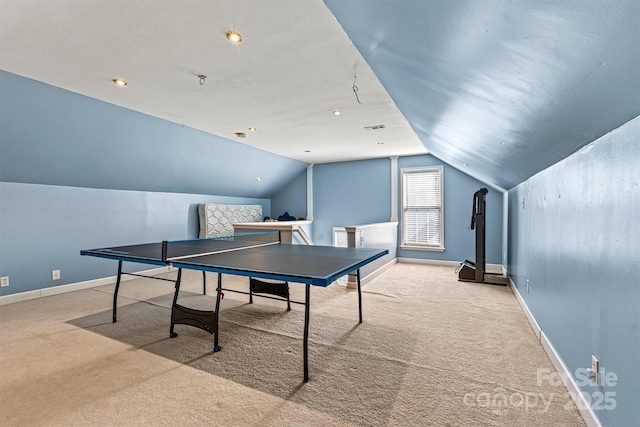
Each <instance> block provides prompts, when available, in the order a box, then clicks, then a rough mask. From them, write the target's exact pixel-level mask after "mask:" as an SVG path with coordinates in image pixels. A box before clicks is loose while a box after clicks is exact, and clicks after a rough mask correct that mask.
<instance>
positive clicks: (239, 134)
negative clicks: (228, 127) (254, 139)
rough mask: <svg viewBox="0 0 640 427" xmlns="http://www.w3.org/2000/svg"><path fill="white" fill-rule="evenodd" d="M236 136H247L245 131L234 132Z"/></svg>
mask: <svg viewBox="0 0 640 427" xmlns="http://www.w3.org/2000/svg"><path fill="white" fill-rule="evenodd" d="M236 136H237V137H238V138H246V137H247V134H246V133H244V132H236Z"/></svg>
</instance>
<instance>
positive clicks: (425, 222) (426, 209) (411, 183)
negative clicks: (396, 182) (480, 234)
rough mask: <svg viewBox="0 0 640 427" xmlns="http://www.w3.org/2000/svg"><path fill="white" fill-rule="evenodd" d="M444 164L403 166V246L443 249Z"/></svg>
mask: <svg viewBox="0 0 640 427" xmlns="http://www.w3.org/2000/svg"><path fill="white" fill-rule="evenodd" d="M443 234H444V221H443V214H442V167H441V166H436V167H424V168H411V169H402V246H406V247H416V248H421V249H422V248H423V249H434V250H443V249H444V236H443Z"/></svg>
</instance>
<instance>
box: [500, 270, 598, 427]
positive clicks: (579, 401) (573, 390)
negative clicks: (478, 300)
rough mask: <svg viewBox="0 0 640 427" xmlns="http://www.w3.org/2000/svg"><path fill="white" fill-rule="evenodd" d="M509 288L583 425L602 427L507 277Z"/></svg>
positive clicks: (518, 292) (513, 284)
mask: <svg viewBox="0 0 640 427" xmlns="http://www.w3.org/2000/svg"><path fill="white" fill-rule="evenodd" d="M509 286H510V287H511V290H512V291H513V293H514V295H515V296H516V299H517V300H518V303H519V304H520V307H522V310H523V311H524V314H525V315H526V316H527V320H529V324H530V325H531V327H532V328H533V330H534V332H535V334H536V338H538V341H540V344H541V345H542V348H544V351H545V352H546V353H547V355H548V356H549V359H551V363H553V366H554V367H555V368H556V371H558V373H559V374H560V378H561V379H562V382H563V383H564V385H565V387H567V390H568V391H569V394H570V396H571V398H572V399H573V403H575V405H576V406H577V408H578V411H579V412H580V415H582V418H583V419H584V421H585V423H587V426H589V427H602V424H601V423H600V421H598V418H597V417H596V414H595V413H594V412H593V410H592V409H591V406H590V405H589V404H588V403H587V401H586V400H585V398H584V396H583V395H582V392H581V390H580V388H579V387H578V385H577V384H576V383H575V381H574V379H573V376H572V375H571V373H570V372H569V370H568V369H567V367H566V365H565V364H564V362H563V361H562V359H561V358H560V356H558V353H557V352H556V350H555V348H554V347H553V345H552V344H551V341H549V339H548V338H547V336H546V335H545V333H544V331H543V330H542V328H541V327H540V325H539V324H538V322H537V321H536V319H535V317H533V314H532V313H531V311H530V310H529V307H527V304H526V303H525V301H524V299H523V298H522V295H520V291H518V288H517V287H516V285H515V283H513V281H512V280H511V277H509Z"/></svg>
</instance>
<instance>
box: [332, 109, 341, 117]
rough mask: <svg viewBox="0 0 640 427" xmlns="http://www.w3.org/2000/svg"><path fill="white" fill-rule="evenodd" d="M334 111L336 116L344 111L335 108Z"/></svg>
mask: <svg viewBox="0 0 640 427" xmlns="http://www.w3.org/2000/svg"><path fill="white" fill-rule="evenodd" d="M332 113H333V115H334V116H339V115H340V114H342V111H341V110H333V111H332Z"/></svg>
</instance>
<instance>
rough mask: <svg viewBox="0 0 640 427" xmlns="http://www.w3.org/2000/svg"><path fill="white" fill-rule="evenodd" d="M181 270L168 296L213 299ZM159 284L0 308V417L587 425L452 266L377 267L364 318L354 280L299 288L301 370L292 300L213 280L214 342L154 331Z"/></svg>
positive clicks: (91, 422)
mask: <svg viewBox="0 0 640 427" xmlns="http://www.w3.org/2000/svg"><path fill="white" fill-rule="evenodd" d="M115 267H116V266H115V264H114V269H115ZM174 276H175V272H171V273H167V274H166V275H165V277H174ZM183 277H184V279H183V280H184V282H183V287H182V291H181V298H180V301H179V302H180V303H181V304H182V305H185V306H188V307H193V308H201V309H211V308H213V306H214V303H215V298H214V296H213V295H206V296H203V295H201V278H202V276H201V274H199V273H196V272H185V274H183ZM208 277H209V279H208V281H209V293H210V294H213V291H214V287H215V275H213V274H212V275H210V276H208ZM247 282H248V281H247V279H246V278H237V277H230V276H223V283H224V286H225V287H229V288H234V287H235V288H237V289H243V290H246V289H247V287H248V283H247ZM172 291H173V285H172V284H171V283H169V282H163V281H154V280H150V279H135V280H132V281H127V282H124V283H123V284H122V286H121V288H120V298H119V311H118V322H117V323H115V324H114V323H111V301H112V292H113V285H109V286H103V287H98V288H94V289H89V290H82V291H76V292H72V293H67V294H61V295H56V296H51V297H46V298H41V299H38V300H31V301H25V302H21V303H15V304H10V305H5V306H2V307H0V343H1V344H0V345H1V347H0V373H1V376H0V425H1V426H135V425H141V426H142V425H144V426H200V425H202V426H204V425H217V426H583V425H585V424H584V422H583V420H582V418H581V417H580V415H579V413H578V411H577V409H576V408H575V406H574V405H573V403H572V402H571V399H570V397H569V395H568V392H567V390H566V389H565V388H564V387H563V386H554V385H551V384H549V382H548V381H544V380H542V381H541V380H539V376H538V373H539V372H541V370H545V372H547V373H548V372H549V371H553V365H552V364H551V361H550V360H549V358H548V357H547V355H546V353H545V352H544V350H543V349H542V347H541V345H540V343H539V342H538V341H537V340H536V337H535V334H534V332H533V331H532V329H531V328H530V326H529V324H528V322H527V320H526V318H525V316H524V314H523V312H522V310H521V308H520V307H519V305H518V303H517V301H516V298H515V296H514V295H513V293H512V292H511V290H510V289H509V288H507V287H499V286H490V285H478V284H473V283H462V282H458V281H457V280H456V275H455V272H454V268H451V267H440V266H425V265H416V264H404V263H399V264H396V265H394V266H393V267H391V268H389V269H387V270H386V271H385V272H384V273H383V274H381V275H380V276H378V277H377V278H376V279H374V280H373V281H371V282H370V283H368V284H367V285H366V286H364V288H363V314H364V323H362V324H358V300H357V292H356V291H355V290H347V289H345V288H344V287H340V286H337V285H332V286H330V287H328V288H319V287H312V289H311V324H310V342H309V374H310V381H309V382H308V383H303V382H302V333H303V324H304V307H303V306H301V305H295V304H294V305H292V311H290V312H287V311H286V304H285V303H283V302H279V301H272V300H267V299H262V298H255V299H254V304H251V305H250V304H248V303H247V302H248V297H247V296H245V295H240V294H235V293H230V292H226V293H225V298H224V299H223V301H222V307H221V319H220V344H221V345H222V347H223V349H222V351H220V352H217V353H213V352H212V346H213V336H212V335H210V334H208V333H206V332H204V331H201V330H199V329H196V328H192V327H189V326H184V325H177V326H176V332H177V333H178V334H179V335H178V337H176V338H173V339H170V338H169V337H168V335H169V318H170V312H169V307H170V305H171V300H172ZM291 292H292V294H293V298H294V299H296V300H298V301H303V300H304V286H302V285H299V284H291Z"/></svg>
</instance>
